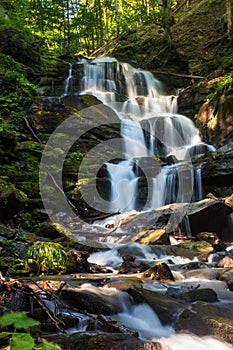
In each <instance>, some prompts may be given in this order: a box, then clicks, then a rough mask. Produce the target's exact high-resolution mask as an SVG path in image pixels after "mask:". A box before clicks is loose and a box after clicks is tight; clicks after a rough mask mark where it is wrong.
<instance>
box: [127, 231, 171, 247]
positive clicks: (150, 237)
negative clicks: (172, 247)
mask: <svg viewBox="0 0 233 350" xmlns="http://www.w3.org/2000/svg"><path fill="white" fill-rule="evenodd" d="M132 242H139V243H144V244H170V239H169V235H168V234H167V233H166V231H165V230H164V229H156V230H146V231H142V232H139V233H138V234H137V235H136V236H135V237H133V238H132Z"/></svg>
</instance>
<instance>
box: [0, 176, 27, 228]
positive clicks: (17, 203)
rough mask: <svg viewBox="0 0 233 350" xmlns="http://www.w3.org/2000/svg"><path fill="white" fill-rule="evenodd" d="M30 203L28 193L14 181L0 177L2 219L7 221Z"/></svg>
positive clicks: (0, 213) (0, 218) (0, 215)
mask: <svg viewBox="0 0 233 350" xmlns="http://www.w3.org/2000/svg"><path fill="white" fill-rule="evenodd" d="M27 204H28V198H27V195H26V194H25V193H24V192H22V191H20V190H19V189H17V188H16V187H15V186H14V184H13V183H11V182H9V181H6V180H3V179H0V220H1V221H2V222H3V223H5V222H6V221H7V220H9V219H10V218H12V217H13V216H14V215H15V214H17V213H18V212H19V211H20V210H22V209H23V208H25V207H26V206H27Z"/></svg>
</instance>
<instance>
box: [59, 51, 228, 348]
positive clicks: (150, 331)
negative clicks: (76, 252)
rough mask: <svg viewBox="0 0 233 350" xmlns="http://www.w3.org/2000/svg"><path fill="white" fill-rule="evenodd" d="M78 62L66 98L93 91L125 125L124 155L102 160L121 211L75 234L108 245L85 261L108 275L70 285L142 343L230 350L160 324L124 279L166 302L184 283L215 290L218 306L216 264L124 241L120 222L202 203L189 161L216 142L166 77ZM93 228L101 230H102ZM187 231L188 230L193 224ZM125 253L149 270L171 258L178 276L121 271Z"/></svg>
mask: <svg viewBox="0 0 233 350" xmlns="http://www.w3.org/2000/svg"><path fill="white" fill-rule="evenodd" d="M78 64H80V65H83V78H82V80H81V84H80V86H81V88H80V91H72V86H71V85H69V84H72V65H70V66H69V74H68V76H67V79H66V81H65V85H64V93H63V95H62V97H64V96H65V97H67V96H68V95H69V94H73V95H75V94H79V95H94V96H95V97H97V98H98V99H99V100H100V101H101V102H102V103H103V104H105V105H106V106H108V107H110V108H111V109H112V110H113V111H114V113H115V114H116V115H117V117H118V118H119V121H120V123H121V127H120V134H121V140H122V142H123V151H121V155H122V157H119V158H122V159H116V158H114V155H113V159H109V161H107V162H106V163H105V164H104V167H105V169H106V171H107V174H108V179H109V183H110V186H109V193H108V200H107V201H104V207H105V212H106V213H110V214H111V213H112V214H113V213H118V215H113V216H112V217H110V218H107V219H104V220H100V221H95V222H94V223H93V224H92V225H91V227H90V225H87V228H86V229H85V223H84V225H83V227H82V229H80V228H79V230H80V232H82V234H80V233H77V239H78V240H79V241H80V242H82V243H83V244H84V245H85V241H86V240H90V238H91V239H92V240H95V241H97V242H98V243H99V244H103V247H104V250H101V251H98V252H95V253H92V254H91V255H90V256H89V258H88V262H89V263H90V264H97V265H101V266H102V267H106V268H107V269H108V271H109V272H106V273H99V274H94V275H93V274H78V275H77V276H74V277H73V278H69V277H68V281H69V283H71V285H73V286H76V287H78V289H79V291H82V292H91V293H92V294H96V295H98V296H100V297H101V298H102V299H103V300H104V301H105V302H106V303H107V304H110V305H111V306H113V309H114V310H115V312H114V313H113V314H112V315H111V319H112V320H115V321H118V322H120V323H121V324H122V325H124V326H125V327H128V328H129V329H131V330H132V331H135V332H136V333H137V337H138V339H140V341H142V342H148V341H152V342H153V341H156V342H157V341H159V343H160V345H161V346H162V349H164V350H170V349H171V350H187V349H190V350H194V349H195V350H196V349H198V350H207V349H209V348H212V349H213V350H214V349H216V350H224V349H231V348H232V347H231V345H230V344H227V343H224V342H223V341H221V340H218V339H216V338H214V337H211V336H205V337H199V336H197V335H194V334H183V333H182V332H177V331H175V329H174V327H173V325H172V324H169V322H167V323H166V322H161V320H160V318H159V317H158V315H157V314H156V312H155V311H154V309H153V308H152V307H151V306H150V305H149V304H148V303H146V302H136V301H135V300H134V298H133V296H132V295H131V294H130V293H128V292H127V291H124V288H122V287H121V285H122V284H124V283H127V281H128V282H129V284H130V283H132V281H133V284H132V285H133V286H134V285H136V286H137V288H140V289H141V290H142V295H143V290H144V291H149V292H154V293H160V295H161V300H162V299H163V297H164V295H166V293H167V291H168V290H170V291H171V292H172V290H173V289H172V288H174V291H176V292H178V291H179V290H180V289H181V290H183V289H185V288H186V289H187V290H188V289H192V288H197V287H198V288H211V289H212V290H213V291H215V293H216V294H217V297H218V299H219V302H220V303H222V304H224V303H229V304H231V303H232V302H233V297H232V292H231V291H229V289H228V288H227V285H226V283H225V282H222V281H219V280H217V279H214V278H210V277H208V274H206V271H207V270H210V269H211V267H212V265H211V263H208V262H206V263H203V264H202V265H201V263H200V261H199V259H198V258H197V257H195V256H194V257H193V258H192V259H190V258H187V257H182V256H177V255H168V254H166V252H165V251H164V250H163V249H162V248H161V247H159V246H157V245H147V244H142V243H140V244H139V243H133V242H130V241H129V240H128V241H127V239H126V240H125V236H127V232H124V230H123V231H122V230H121V228H120V225H118V223H119V222H120V221H121V220H122V218H124V216H125V215H126V216H129V215H130V213H132V215H133V214H134V213H137V212H139V211H143V210H144V211H145V210H150V209H154V208H160V207H162V206H164V205H168V204H171V203H180V202H181V203H185V202H191V201H192V202H195V201H198V200H201V199H202V196H203V193H202V192H203V191H202V181H201V167H200V166H199V167H196V168H194V167H193V166H192V157H197V156H198V155H201V154H204V153H206V152H212V151H214V147H213V146H211V145H207V144H204V143H203V142H202V140H201V138H200V136H199V131H198V129H197V128H196V127H195V125H194V124H193V122H192V121H191V120H190V119H188V118H186V117H185V116H183V115H179V114H178V113H177V110H178V107H177V99H178V95H177V93H176V91H174V92H173V93H172V94H167V93H166V89H165V88H164V87H163V85H162V84H161V82H160V81H159V80H158V79H156V78H155V77H154V76H153V75H152V74H151V73H150V72H146V71H142V70H140V69H135V68H133V67H131V66H130V65H129V64H127V63H119V62H117V61H116V60H115V59H114V58H107V57H105V58H96V59H93V60H92V61H87V60H82V61H80V62H78ZM145 159H151V162H152V165H153V162H154V166H152V167H151V163H150V162H149V164H146V165H145V164H144V165H142V164H143V161H144V160H145ZM142 173H143V174H142ZM143 177H145V178H146V180H147V189H146V191H145V194H143V195H142V192H143V189H142V188H141V187H140V183H141V179H142V178H143ZM100 195H101V193H100ZM182 219H183V218H182ZM180 221H181V220H179V222H180ZM183 222H184V221H183ZM178 224H179V223H178ZM116 228H117V229H116ZM74 232H75V231H74ZM96 232H102V235H98V234H96ZM136 232H137V231H136ZM185 234H186V236H190V235H191V234H190V230H189V223H188V221H187V222H186V232H185ZM130 237H131V236H130ZM88 244H89V243H87V245H88ZM170 244H171V245H178V244H179V241H177V240H176V239H175V238H173V237H172V236H170ZM122 252H124V253H123V254H122ZM124 256H132V257H133V258H134V263H135V264H136V265H137V266H147V268H150V267H152V266H154V265H155V264H156V263H166V264H167V266H169V268H170V269H171V272H172V274H173V277H174V281H169V282H163V283H160V282H159V281H157V280H155V279H154V280H153V279H145V278H144V277H143V274H142V273H141V272H140V273H139V272H138V271H135V272H131V273H127V274H124V273H122V274H119V273H118V270H119V267H120V266H121V264H122V263H123V257H124ZM192 263H193V264H195V263H196V264H200V265H199V267H198V269H199V270H198V271H199V273H197V274H195V273H193V275H192V274H191V273H190V274H189V273H188V271H187V270H186V266H187V264H192ZM200 266H201V267H200ZM209 276H210V275H209ZM114 285H115V286H116V287H114ZM169 288H170V289H169ZM121 289H122V290H121ZM126 289H127V288H126ZM137 290H138V289H137ZM87 320H88V317H87V318H86V317H84V316H83V321H82V322H81V321H80V323H79V325H80V326H79V328H76V329H75V331H76V332H81V333H82V332H84V333H85V332H87V331H88V326H87V325H88V322H87ZM96 329H97V330H98V327H97V328H96ZM96 329H95V330H96ZM73 331H74V330H73ZM145 349H146V348H145Z"/></svg>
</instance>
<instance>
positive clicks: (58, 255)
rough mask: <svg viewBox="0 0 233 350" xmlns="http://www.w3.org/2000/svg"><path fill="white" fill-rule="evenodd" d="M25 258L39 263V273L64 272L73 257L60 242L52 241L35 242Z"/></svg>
mask: <svg viewBox="0 0 233 350" xmlns="http://www.w3.org/2000/svg"><path fill="white" fill-rule="evenodd" d="M27 258H31V259H34V260H36V261H37V262H38V263H39V264H40V272H41V273H52V274H58V273H65V272H66V271H67V270H68V269H69V267H70V266H72V264H74V259H73V257H72V255H71V253H70V252H69V251H67V250H66V249H65V248H64V247H63V246H62V245H61V244H59V243H54V242H36V243H34V244H33V246H32V247H31V248H29V250H28V252H27Z"/></svg>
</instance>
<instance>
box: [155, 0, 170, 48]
mask: <svg viewBox="0 0 233 350" xmlns="http://www.w3.org/2000/svg"><path fill="white" fill-rule="evenodd" d="M157 3H158V6H159V10H160V13H161V16H162V21H163V28H164V31H165V35H166V40H167V43H168V46H169V47H171V46H172V35H171V26H172V24H173V23H174V19H173V15H172V0H157Z"/></svg>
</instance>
